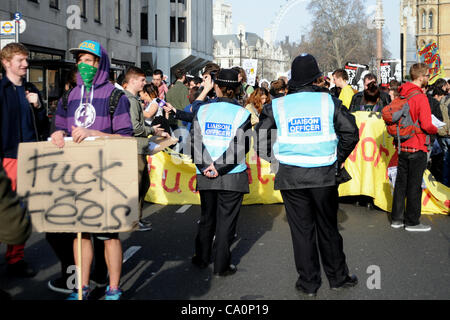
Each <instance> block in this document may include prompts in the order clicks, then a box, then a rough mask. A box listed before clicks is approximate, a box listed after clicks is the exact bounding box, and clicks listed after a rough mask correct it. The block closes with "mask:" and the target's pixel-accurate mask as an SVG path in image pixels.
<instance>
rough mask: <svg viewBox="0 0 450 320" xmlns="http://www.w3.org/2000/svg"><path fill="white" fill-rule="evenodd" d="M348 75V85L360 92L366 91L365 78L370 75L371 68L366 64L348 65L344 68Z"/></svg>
mask: <svg viewBox="0 0 450 320" xmlns="http://www.w3.org/2000/svg"><path fill="white" fill-rule="evenodd" d="M344 69H345V71H347V74H348V84H349V85H351V86H352V88H353V89H355V90H358V91H363V90H364V81H363V80H364V77H365V75H366V74H368V73H369V66H368V65H365V64H355V63H349V62H348V63H347V64H346V65H345V67H344Z"/></svg>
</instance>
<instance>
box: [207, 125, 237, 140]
mask: <svg viewBox="0 0 450 320" xmlns="http://www.w3.org/2000/svg"><path fill="white" fill-rule="evenodd" d="M205 135H207V136H214V137H226V138H231V137H232V135H233V126H232V125H231V124H224V123H214V122H207V123H206V128H205Z"/></svg>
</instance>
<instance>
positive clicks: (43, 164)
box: [17, 138, 139, 233]
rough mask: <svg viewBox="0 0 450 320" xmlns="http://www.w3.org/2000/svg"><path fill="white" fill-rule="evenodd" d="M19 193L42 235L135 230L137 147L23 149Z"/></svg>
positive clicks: (110, 142) (42, 145)
mask: <svg viewBox="0 0 450 320" xmlns="http://www.w3.org/2000/svg"><path fill="white" fill-rule="evenodd" d="M17 191H18V194H19V195H20V196H21V197H23V199H24V201H25V202H26V203H27V205H28V209H29V212H30V215H31V217H32V223H33V226H34V227H35V229H36V231H37V232H56V233H58V232H61V233H64V232H68V233H72V232H74V233H77V232H88V233H115V232H128V231H132V230H133V229H135V228H136V226H137V224H138V221H139V210H138V160H137V142H136V140H135V139H131V138H123V139H120V138H119V139H96V140H94V141H84V142H82V143H81V144H76V143H74V142H69V141H67V142H66V145H65V147H64V148H63V149H58V148H57V147H55V146H54V145H53V144H52V143H51V142H39V143H23V144H20V146H19V157H18V187H17Z"/></svg>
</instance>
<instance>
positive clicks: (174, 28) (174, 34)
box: [170, 17, 177, 42]
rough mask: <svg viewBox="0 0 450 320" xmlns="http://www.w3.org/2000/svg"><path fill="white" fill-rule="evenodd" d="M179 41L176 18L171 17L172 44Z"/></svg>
mask: <svg viewBox="0 0 450 320" xmlns="http://www.w3.org/2000/svg"><path fill="white" fill-rule="evenodd" d="M176 41H177V26H176V20H175V17H170V42H176Z"/></svg>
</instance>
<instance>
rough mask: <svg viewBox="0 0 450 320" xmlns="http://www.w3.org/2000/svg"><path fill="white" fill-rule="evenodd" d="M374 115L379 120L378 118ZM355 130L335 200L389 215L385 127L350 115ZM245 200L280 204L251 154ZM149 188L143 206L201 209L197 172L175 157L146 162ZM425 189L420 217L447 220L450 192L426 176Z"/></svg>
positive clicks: (389, 147)
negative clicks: (357, 201)
mask: <svg viewBox="0 0 450 320" xmlns="http://www.w3.org/2000/svg"><path fill="white" fill-rule="evenodd" d="M378 115H379V114H378ZM355 117H356V121H357V124H358V127H359V128H360V129H359V131H360V142H359V143H358V145H357V147H356V148H355V150H354V151H353V153H352V154H351V155H350V157H349V159H348V160H347V162H346V169H347V171H348V172H349V173H350V175H351V176H352V177H353V179H352V180H351V181H349V182H347V183H346V184H343V185H341V186H340V188H339V194H340V196H358V195H365V196H369V197H372V198H374V203H375V205H376V206H377V207H379V208H381V209H383V210H385V211H388V212H390V210H391V209H392V190H391V185H390V183H389V178H388V168H389V167H392V166H395V165H396V163H397V159H398V157H397V154H396V152H395V148H394V145H393V139H392V138H391V137H390V136H389V135H388V134H387V132H386V127H385V124H384V121H383V120H382V119H380V118H378V117H377V116H376V115H373V116H370V113H368V112H357V113H356V114H355ZM247 165H248V167H249V170H248V174H249V181H250V194H248V195H246V196H245V197H244V205H250V204H275V203H282V202H283V201H282V198H281V194H280V192H279V191H274V189H273V188H274V178H275V176H274V175H273V174H271V173H270V164H269V163H267V162H266V161H264V160H262V159H259V158H258V157H257V156H256V154H255V152H254V151H253V149H252V150H251V151H250V153H249V154H248V156H247ZM149 170H150V180H151V182H152V185H151V188H150V190H149V192H148V194H147V197H146V201H148V202H153V203H157V204H162V205H168V204H170V205H185V204H196V205H198V204H200V197H199V195H198V193H197V192H196V191H195V186H196V177H197V175H196V170H195V166H194V165H193V164H192V162H191V161H190V159H189V158H187V157H185V156H183V155H180V154H178V153H172V152H171V153H168V152H160V153H158V154H157V155H155V156H153V157H150V158H149ZM424 180H425V183H426V186H427V189H425V190H424V192H423V199H422V201H423V202H422V213H423V214H447V215H448V214H449V213H450V209H449V208H450V189H449V188H447V187H445V186H444V185H442V184H440V183H438V182H437V181H436V180H435V179H434V178H433V176H432V175H431V174H430V173H429V172H428V171H427V172H426V173H425V175H424Z"/></svg>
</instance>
